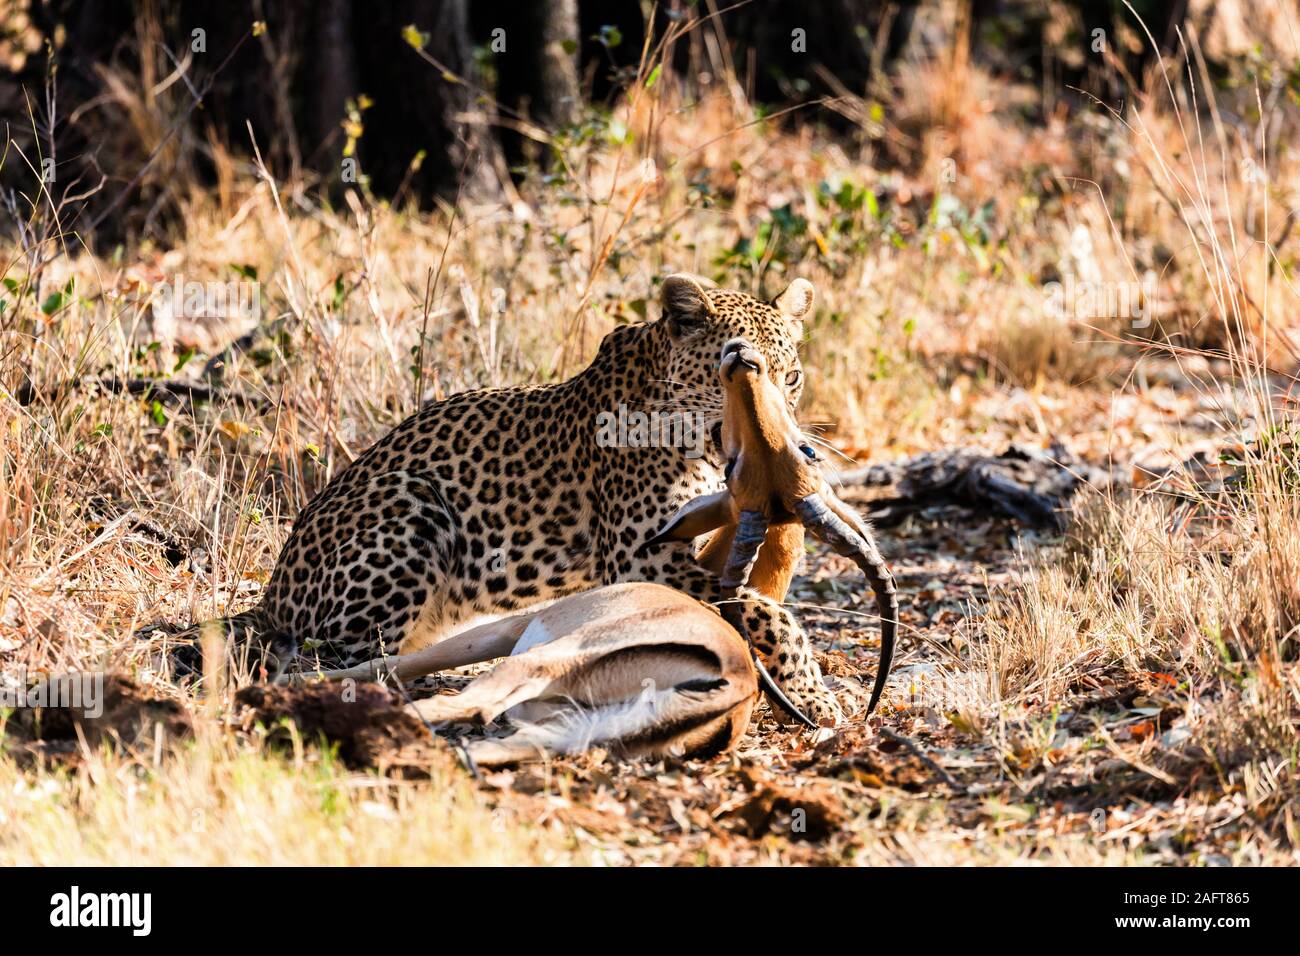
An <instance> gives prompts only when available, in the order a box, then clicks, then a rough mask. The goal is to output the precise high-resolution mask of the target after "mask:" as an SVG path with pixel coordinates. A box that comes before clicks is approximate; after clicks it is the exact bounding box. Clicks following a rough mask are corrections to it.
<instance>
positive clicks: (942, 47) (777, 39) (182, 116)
mask: <svg viewBox="0 0 1300 956" xmlns="http://www.w3.org/2000/svg"><path fill="white" fill-rule="evenodd" d="M3 8H4V11H5V13H4V19H3V21H2V22H0V31H2V32H0V70H3V72H0V117H3V118H4V119H5V121H6V123H7V124H8V129H9V135H10V136H12V137H13V138H14V142H15V144H16V145H18V146H20V147H22V148H23V150H24V154H25V155H28V156H36V155H39V156H40V157H41V158H42V159H52V160H53V162H54V170H55V173H54V176H55V180H54V181H56V182H58V183H59V184H60V191H59V194H60V195H61V196H64V197H67V196H76V195H80V194H81V193H85V192H88V191H89V192H92V193H93V195H92V196H91V197H88V198H87V199H86V200H85V202H86V203H87V211H86V213H85V215H84V218H83V217H79V218H78V219H77V225H78V227H79V228H80V229H81V230H83V231H89V232H91V233H93V234H96V235H98V234H104V235H108V236H111V237H112V238H115V239H116V238H122V237H124V236H135V235H140V234H147V233H148V232H149V230H150V229H151V228H153V227H156V226H158V225H159V223H160V222H166V221H167V219H168V217H175V216H176V215H179V214H180V211H181V207H182V205H183V203H182V198H181V195H180V190H181V189H182V188H183V185H184V184H188V183H190V182H194V181H197V182H199V183H202V184H204V185H206V186H209V187H211V186H216V185H218V184H219V182H220V181H221V177H222V176H223V175H225V174H227V171H226V170H225V169H224V165H225V163H226V162H227V161H228V159H229V158H238V157H243V158H244V159H245V160H247V158H248V157H249V155H250V147H251V143H252V142H253V141H255V142H256V143H257V145H258V147H259V148H260V150H261V155H262V158H263V160H264V161H265V163H266V166H267V168H268V169H269V171H270V172H271V173H272V174H273V175H274V176H276V177H277V178H279V179H282V180H285V181H290V182H297V181H299V180H300V179H301V177H303V176H306V177H308V181H309V182H311V183H313V184H315V185H317V186H320V187H323V188H325V189H327V190H335V191H336V190H337V189H338V188H341V187H342V186H344V185H346V184H347V180H345V177H346V176H348V175H349V174H352V175H354V176H355V177H356V178H353V179H351V181H352V182H356V181H358V179H360V180H362V181H364V182H365V183H366V185H367V186H368V188H369V189H371V190H373V192H374V193H375V194H376V195H379V196H382V197H386V198H394V197H397V198H413V199H415V200H416V201H417V202H419V203H420V204H421V205H427V204H428V203H429V202H431V201H432V199H433V198H434V197H436V196H441V197H443V198H451V197H452V196H453V195H454V194H455V192H456V190H457V188H458V187H461V186H463V187H464V188H466V189H468V190H470V191H471V193H472V194H473V195H475V196H477V197H479V198H492V197H496V198H500V197H502V196H503V194H508V193H510V192H511V186H510V183H511V181H514V182H518V181H519V180H520V179H522V178H523V177H524V175H525V169H526V168H535V167H538V166H540V167H542V168H548V167H549V166H550V164H551V163H552V161H553V157H552V156H551V155H550V154H551V153H552V152H553V151H554V150H555V149H560V148H563V146H564V145H565V144H566V143H567V142H570V141H572V140H574V139H581V138H582V137H589V136H592V135H597V134H598V133H599V132H600V131H602V130H604V129H605V128H606V127H607V126H608V114H609V112H610V110H611V109H612V108H613V107H614V105H615V104H616V102H617V101H618V98H619V97H620V96H621V95H623V94H624V93H625V92H626V91H627V89H628V88H629V87H630V85H632V84H633V82H634V81H635V79H636V78H637V76H638V75H640V74H641V73H642V67H643V66H645V65H646V64H654V63H658V62H660V61H661V60H662V62H663V63H664V64H666V65H668V66H670V67H671V72H670V73H669V74H668V76H670V77H673V78H674V79H675V80H677V81H678V82H687V78H691V79H692V80H698V81H700V82H702V83H704V84H707V83H709V82H711V81H713V82H718V83H733V84H738V86H739V90H737V92H738V93H742V94H743V95H744V96H745V98H746V99H747V100H748V101H749V102H751V103H752V104H753V106H754V108H755V111H756V115H758V116H762V115H764V114H775V113H781V114H782V116H783V117H784V122H785V123H786V124H790V123H799V122H816V123H823V124H826V125H828V126H829V127H831V128H832V129H834V130H835V131H836V132H837V133H839V134H841V135H842V136H844V137H845V138H846V139H849V140H851V141H859V142H862V141H865V142H866V143H867V144H869V145H872V146H875V147H876V154H877V156H878V157H879V160H880V161H881V162H884V163H887V164H897V163H901V164H904V165H906V164H907V162H908V160H909V158H912V159H914V158H915V151H910V150H905V149H897V148H893V149H891V148H890V146H891V140H892V139H893V137H890V136H888V135H885V132H884V131H883V130H881V129H880V126H881V124H880V123H879V122H877V123H870V122H869V123H862V122H860V119H861V117H858V116H856V115H855V114H854V113H853V111H852V109H851V108H848V107H847V104H846V103H844V102H843V98H844V97H849V98H862V99H865V100H868V101H883V100H886V99H888V97H889V95H890V92H891V89H890V87H891V77H893V76H895V75H896V73H897V70H898V67H899V66H900V65H902V64H905V63H908V62H913V63H914V62H917V61H920V60H926V59H932V58H936V57H937V58H940V59H942V58H945V57H956V58H957V59H958V60H959V61H960V62H955V63H953V66H954V68H957V69H960V68H961V67H962V66H963V65H964V64H965V63H966V62H967V61H969V62H970V63H971V64H972V65H974V66H976V67H978V68H979V69H982V70H987V71H989V72H990V73H992V74H996V75H998V76H1000V77H1004V78H1009V79H1014V80H1016V81H1020V82H1024V83H1026V84H1029V85H1031V86H1032V87H1034V88H1036V89H1037V90H1038V91H1039V94H1040V95H1039V96H1038V97H1036V101H1035V102H1031V103H1026V104H1025V110H1026V113H1027V114H1028V118H1032V119H1033V120H1034V121H1037V122H1045V121H1046V120H1047V119H1048V118H1049V117H1050V116H1052V115H1053V113H1054V112H1055V111H1056V110H1059V109H1062V108H1067V109H1074V108H1079V107H1085V108H1086V107H1088V106H1089V105H1090V103H1089V100H1090V97H1092V96H1097V97H1101V98H1103V99H1105V100H1106V101H1107V102H1108V103H1110V104H1111V105H1115V104H1118V103H1120V102H1122V100H1123V97H1124V91H1125V89H1126V87H1127V85H1130V84H1133V83H1135V82H1140V81H1141V79H1142V77H1143V73H1144V71H1145V70H1146V69H1147V68H1148V67H1149V66H1150V65H1151V63H1152V62H1153V61H1154V59H1155V57H1156V55H1157V54H1158V53H1161V52H1164V53H1172V52H1175V51H1176V50H1177V48H1178V45H1179V42H1180V36H1182V37H1185V36H1186V33H1187V31H1188V30H1189V29H1190V30H1193V31H1195V32H1196V34H1197V35H1198V36H1199V37H1201V38H1202V40H1203V43H1204V47H1203V49H1204V51H1205V55H1206V58H1207V61H1208V63H1209V64H1210V65H1211V66H1212V67H1213V69H1214V70H1215V71H1216V73H1219V72H1222V71H1224V70H1227V69H1228V68H1230V66H1231V65H1232V64H1233V63H1234V62H1238V61H1240V60H1242V59H1246V60H1249V59H1251V58H1252V57H1253V58H1257V59H1260V58H1267V57H1268V56H1269V55H1270V53H1272V52H1275V51H1276V49H1277V47H1278V45H1279V44H1281V45H1285V44H1286V43H1288V42H1289V40H1290V37H1289V36H1288V33H1287V25H1286V23H1285V22H1284V18H1279V17H1277V16H1276V13H1275V11H1270V10H1265V11H1255V10H1253V9H1252V5H1251V4H1248V3H1239V2H1236V0H1228V2H1223V3H1215V2H1210V0H1136V2H1135V3H1132V4H1125V3H1124V2H1123V0H1078V2H1074V0H973V2H969V3H965V2H963V3H959V4H956V5H952V4H942V3H924V2H921V0H901V2H884V3H882V2H876V0H827V2H824V3H813V4H804V5H801V4H791V3H781V2H776V0H749V2H744V3H734V2H733V3H723V2H721V0H718V2H714V0H706V2H685V0H667V2H664V3H658V4H646V3H642V2H641V0H556V2H550V3H519V2H513V0H393V2H384V3H366V2H360V0H324V2H315V0H280V2H263V0H253V2H242V0H236V2H207V0H176V2H170V3H168V2H161V0H6V2H5V3H4V5H3ZM1130 11H1131V12H1130ZM1138 17H1140V18H1141V22H1142V24H1144V26H1139V21H1138V19H1137V18H1138ZM696 19H702V20H704V21H705V22H706V23H707V27H706V28H705V29H696V30H687V29H685V27H686V25H687V24H688V23H690V22H692V21H694V20H696ZM255 22H256V23H262V24H264V25H265V30H264V31H262V32H259V33H258V34H257V35H256V36H251V35H250V29H249V28H250V25H251V24H253V23H255ZM1094 48H1095V49H1094ZM1103 51H1106V52H1107V53H1108V55H1107V56H1102V55H1099V54H1100V53H1102V52H1103ZM960 75H961V74H960V72H956V73H954V74H953V77H954V80H956V79H957V78H958V77H959V76H960ZM642 79H645V77H644V76H642ZM1081 91H1086V93H1084V92H1081ZM795 107H798V108H799V109H797V110H794V111H792V108H795ZM809 107H816V108H811V109H810V108H809ZM786 111H790V112H786ZM953 119H955V117H954V118H950V122H951V120H953ZM894 145H895V146H897V143H895V144H894ZM348 157H355V159H356V161H357V165H356V167H355V168H351V169H350V168H349V166H348V165H347V164H345V163H344V159H346V158H348ZM19 165H20V164H14V163H8V164H6V168H5V172H6V174H7V175H6V179H7V181H8V182H10V183H11V184H12V183H15V182H17V181H18V180H19V179H20V178H21V175H22V172H23V171H22V170H21V169H20V168H18V167H19ZM106 210H107V212H106ZM89 225H93V226H94V227H95V228H94V229H93V230H87V229H86V227H87V226H89Z"/></svg>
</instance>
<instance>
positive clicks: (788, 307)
mask: <svg viewBox="0 0 1300 956" xmlns="http://www.w3.org/2000/svg"><path fill="white" fill-rule="evenodd" d="M816 299H817V290H816V289H814V288H813V284H812V283H811V282H809V281H808V280H807V279H795V280H794V281H793V282H791V283H790V284H789V285H788V286H786V287H785V291H784V292H782V293H781V294H780V295H778V296H777V297H776V298H775V299H773V300H772V305H773V307H774V308H775V309H776V310H777V311H778V312H780V313H781V314H782V315H784V316H785V317H786V318H787V319H790V320H791V321H792V322H794V323H795V324H796V325H802V324H803V323H804V322H806V321H807V320H808V319H810V318H812V311H813V303H814V302H815V301H816Z"/></svg>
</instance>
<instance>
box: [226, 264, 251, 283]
mask: <svg viewBox="0 0 1300 956" xmlns="http://www.w3.org/2000/svg"><path fill="white" fill-rule="evenodd" d="M230 268H231V269H233V270H234V271H235V272H236V273H238V274H239V275H241V276H243V277H244V278H245V279H247V280H249V281H250V282H256V281H257V266H249V265H243V266H241V265H236V264H235V263H233V262H232V263H231V264H230Z"/></svg>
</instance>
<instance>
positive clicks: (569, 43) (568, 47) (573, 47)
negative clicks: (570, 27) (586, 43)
mask: <svg viewBox="0 0 1300 956" xmlns="http://www.w3.org/2000/svg"><path fill="white" fill-rule="evenodd" d="M560 46H561V47H562V48H563V49H564V52H565V53H567V54H568V55H569V56H573V54H575V53H577V52H578V42H577V41H576V40H561V41H560Z"/></svg>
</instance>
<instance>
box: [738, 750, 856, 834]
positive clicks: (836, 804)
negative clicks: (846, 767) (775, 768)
mask: <svg viewBox="0 0 1300 956" xmlns="http://www.w3.org/2000/svg"><path fill="white" fill-rule="evenodd" d="M740 778H741V782H742V784H743V785H744V786H745V787H746V788H747V789H748V790H749V797H748V798H747V799H746V800H745V802H744V803H742V804H740V806H738V807H737V808H736V809H735V810H734V811H733V813H734V815H735V816H736V817H738V818H739V819H740V820H741V821H742V822H743V824H744V829H745V831H746V834H747V835H748V836H749V837H751V838H757V837H760V836H762V835H763V834H765V833H777V832H779V833H782V834H784V835H786V836H788V837H789V838H790V839H792V840H824V839H825V838H826V837H827V836H829V835H830V834H831V833H833V832H835V831H836V830H838V829H839V828H840V827H841V826H843V825H844V823H845V822H846V821H847V820H848V813H847V811H846V810H845V809H844V805H843V803H842V802H841V801H840V798H839V797H837V796H836V795H835V792H834V791H833V790H832V789H831V788H830V787H827V786H823V785H818V784H814V785H811V786H799V787H792V786H789V785H787V784H784V783H781V782H779V781H777V780H774V779H769V778H766V777H765V775H764V774H762V772H761V771H759V770H756V769H755V768H752V767H745V768H743V769H742V770H741V772H740Z"/></svg>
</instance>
